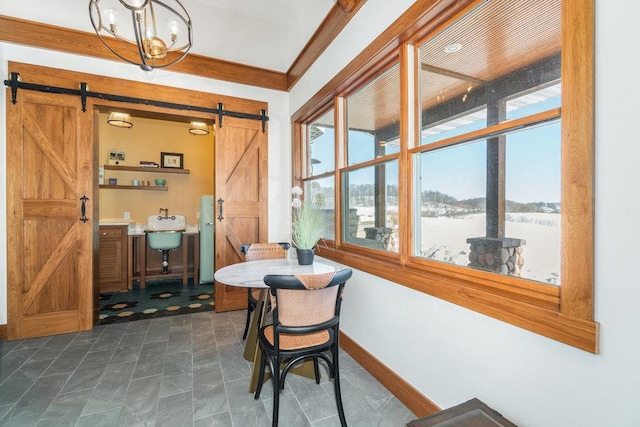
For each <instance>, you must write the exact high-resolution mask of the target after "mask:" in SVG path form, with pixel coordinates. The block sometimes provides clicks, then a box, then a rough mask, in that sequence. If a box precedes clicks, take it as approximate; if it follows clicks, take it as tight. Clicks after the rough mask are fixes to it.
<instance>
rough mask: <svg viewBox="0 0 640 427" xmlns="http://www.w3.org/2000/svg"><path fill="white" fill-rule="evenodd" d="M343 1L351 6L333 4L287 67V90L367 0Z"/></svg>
mask: <svg viewBox="0 0 640 427" xmlns="http://www.w3.org/2000/svg"><path fill="white" fill-rule="evenodd" d="M344 2H345V3H350V4H352V5H353V6H352V7H350V8H349V9H347V8H345V7H342V3H340V5H338V4H334V5H333V7H332V8H331V10H330V11H329V14H328V15H327V16H326V17H325V19H324V20H323V21H322V23H321V24H320V26H319V27H318V29H317V30H316V32H315V33H313V36H312V37H311V39H309V41H308V42H307V44H306V45H305V47H304V48H303V49H302V51H301V52H300V54H299V55H298V57H297V58H296V59H295V60H294V61H293V64H291V67H289V70H288V71H287V90H288V91H289V90H291V88H292V87H293V86H294V85H295V84H296V83H297V82H298V80H300V78H301V77H302V76H303V75H304V73H306V72H307V70H308V69H309V68H310V67H311V65H313V63H314V62H315V61H316V59H318V58H319V57H320V55H322V53H323V52H324V51H325V49H326V48H327V47H328V46H329V45H330V44H331V42H332V41H333V40H334V39H335V38H336V37H337V36H338V34H340V32H341V31H342V30H343V29H344V27H346V26H347V24H348V23H349V21H351V18H353V17H354V16H355V14H356V13H357V12H358V11H359V10H360V8H361V7H362V5H364V4H365V3H366V2H367V0H349V1H346V0H344Z"/></svg>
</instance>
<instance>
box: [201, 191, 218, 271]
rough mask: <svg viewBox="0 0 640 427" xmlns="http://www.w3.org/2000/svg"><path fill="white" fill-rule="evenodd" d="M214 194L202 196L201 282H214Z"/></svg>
mask: <svg viewBox="0 0 640 427" xmlns="http://www.w3.org/2000/svg"><path fill="white" fill-rule="evenodd" d="M213 221H214V212H213V195H207V196H202V197H200V283H213V257H214V251H213V242H214V241H213V231H214V225H215V224H214V222H213Z"/></svg>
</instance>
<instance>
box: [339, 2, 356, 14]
mask: <svg viewBox="0 0 640 427" xmlns="http://www.w3.org/2000/svg"><path fill="white" fill-rule="evenodd" d="M336 4H338V5H339V6H340V7H341V8H342V9H344V11H345V12H351V11H352V10H353V8H354V7H356V0H337V1H336Z"/></svg>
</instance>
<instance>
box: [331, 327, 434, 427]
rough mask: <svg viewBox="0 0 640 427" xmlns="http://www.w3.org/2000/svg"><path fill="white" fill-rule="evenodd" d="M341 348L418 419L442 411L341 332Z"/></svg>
mask: <svg viewBox="0 0 640 427" xmlns="http://www.w3.org/2000/svg"><path fill="white" fill-rule="evenodd" d="M340 347H342V349H343V350H344V351H346V352H347V353H348V354H349V355H350V356H351V357H353V358H354V359H355V360H356V361H357V362H358V363H359V364H360V365H361V366H362V367H363V368H364V369H366V370H367V372H369V373H370V374H371V375H373V376H374V377H375V379H376V380H378V381H379V382H380V383H381V384H382V385H384V386H385V387H386V388H387V389H388V390H389V391H390V392H391V393H393V395H394V396H396V397H397V398H398V400H400V401H401V402H402V403H404V404H405V406H406V407H407V408H409V409H410V410H411V412H413V413H414V414H416V415H417V416H418V418H421V417H426V416H427V415H431V414H433V413H435V412H438V411H440V408H439V407H438V406H437V405H436V404H435V403H433V402H432V401H430V400H429V399H428V398H427V397H425V396H424V395H423V394H422V393H420V392H419V391H418V390H417V389H415V388H414V387H413V386H412V385H411V384H409V383H408V382H406V381H405V380H404V379H402V378H401V377H400V376H398V375H397V374H396V373H395V372H393V371H392V370H391V369H390V368H389V367H388V366H387V365H385V364H384V363H382V362H381V361H379V360H378V359H376V358H375V357H374V356H373V355H372V354H371V353H369V352H368V351H367V350H365V349H364V348H362V347H361V346H360V345H359V344H358V343H356V342H355V341H354V340H352V339H351V338H349V336H348V335H346V334H345V333H344V332H340Z"/></svg>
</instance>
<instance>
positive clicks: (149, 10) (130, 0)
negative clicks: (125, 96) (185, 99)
mask: <svg viewBox="0 0 640 427" xmlns="http://www.w3.org/2000/svg"><path fill="white" fill-rule="evenodd" d="M89 15H90V17H91V24H92V25H93V28H94V29H95V30H96V34H97V35H98V37H99V38H100V40H101V41H102V43H104V45H105V46H106V47H107V49H109V50H110V51H111V52H113V53H114V54H115V55H116V56H118V57H120V58H121V59H123V60H124V61H127V62H129V63H131V64H135V65H138V66H140V68H142V69H143V70H145V71H151V70H153V69H154V68H163V67H167V66H169V65H173V64H175V63H177V62H179V61H181V60H182V59H183V58H184V57H185V56H187V52H189V49H191V44H192V41H191V36H192V28H191V18H190V17H189V13H187V10H186V9H185V8H184V6H183V5H182V3H180V2H179V1H178V0H90V2H89Z"/></svg>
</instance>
